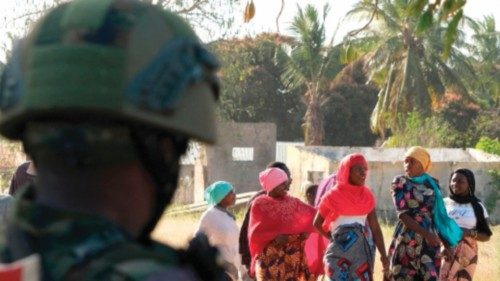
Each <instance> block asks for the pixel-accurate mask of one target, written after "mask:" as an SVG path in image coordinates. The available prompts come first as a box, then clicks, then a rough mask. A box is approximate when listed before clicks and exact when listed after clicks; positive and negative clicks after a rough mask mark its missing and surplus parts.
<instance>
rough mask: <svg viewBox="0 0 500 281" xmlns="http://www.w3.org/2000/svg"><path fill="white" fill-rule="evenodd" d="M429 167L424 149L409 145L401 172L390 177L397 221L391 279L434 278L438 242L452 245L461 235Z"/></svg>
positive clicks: (438, 250)
mask: <svg viewBox="0 0 500 281" xmlns="http://www.w3.org/2000/svg"><path fill="white" fill-rule="evenodd" d="M430 167H431V159H430V155H429V153H428V152H427V150H425V149H424V148H422V147H420V146H415V147H412V148H410V149H409V150H408V151H407V152H406V154H405V159H404V168H405V175H402V176H397V177H396V178H395V179H394V180H393V183H392V196H393V201H394V205H395V207H396V212H397V215H398V218H399V222H398V224H397V226H396V230H395V232H394V235H393V240H392V243H391V245H390V247H389V259H390V276H391V280H396V281H398V280H422V281H427V280H438V276H439V269H440V266H441V257H440V247H441V244H444V246H445V247H446V248H449V247H454V246H455V245H457V243H458V241H460V239H461V238H462V231H461V230H460V227H459V226H458V225H457V224H456V223H455V221H453V220H452V219H450V218H449V217H448V215H447V213H446V209H445V207H444V202H443V197H442V195H441V191H440V189H439V186H438V184H437V182H436V180H435V179H433V178H432V177H431V176H429V175H428V174H427V171H428V170H429V169H430Z"/></svg>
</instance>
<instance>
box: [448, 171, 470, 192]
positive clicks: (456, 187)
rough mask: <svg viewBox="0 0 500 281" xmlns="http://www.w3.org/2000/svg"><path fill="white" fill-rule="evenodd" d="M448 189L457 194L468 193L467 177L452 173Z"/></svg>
mask: <svg viewBox="0 0 500 281" xmlns="http://www.w3.org/2000/svg"><path fill="white" fill-rule="evenodd" d="M450 189H451V192H453V194H455V195H458V196H465V195H468V194H470V190H469V181H468V180H467V177H466V176H464V175H462V174H459V173H454V174H453V176H452V177H451V180H450Z"/></svg>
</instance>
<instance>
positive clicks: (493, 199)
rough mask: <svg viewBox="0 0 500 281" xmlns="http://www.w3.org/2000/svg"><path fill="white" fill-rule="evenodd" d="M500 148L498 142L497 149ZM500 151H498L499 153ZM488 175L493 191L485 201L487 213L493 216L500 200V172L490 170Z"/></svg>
mask: <svg viewBox="0 0 500 281" xmlns="http://www.w3.org/2000/svg"><path fill="white" fill-rule="evenodd" d="M499 148H500V146H499V144H498V140H497V149H499ZM499 151H500V150H497V152H499ZM488 175H489V176H490V177H491V180H492V181H491V184H493V189H492V190H491V193H490V194H489V195H488V197H486V200H485V201H484V205H485V206H486V209H487V211H488V212H489V213H490V214H491V213H493V210H494V209H495V208H496V204H497V201H498V200H499V199H500V170H489V171H488Z"/></svg>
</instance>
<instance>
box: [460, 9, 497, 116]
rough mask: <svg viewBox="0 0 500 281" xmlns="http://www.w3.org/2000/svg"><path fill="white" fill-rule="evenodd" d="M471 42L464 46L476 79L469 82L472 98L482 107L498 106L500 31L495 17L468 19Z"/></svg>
mask: <svg viewBox="0 0 500 281" xmlns="http://www.w3.org/2000/svg"><path fill="white" fill-rule="evenodd" d="M467 23H468V26H469V27H470V28H471V29H472V31H473V35H472V42H471V43H470V44H468V45H467V46H466V48H467V50H468V52H469V53H470V54H471V56H470V58H469V59H470V60H471V61H472V65H473V68H474V71H475V72H476V73H477V78H476V79H471V80H470V81H469V82H470V83H469V84H470V87H471V92H472V93H473V95H474V98H475V99H476V100H477V101H478V102H479V103H480V104H481V105H482V106H483V107H484V108H498V106H499V105H500V68H499V67H498V66H499V65H500V33H499V32H498V31H497V28H496V24H495V18H493V17H492V16H486V17H484V19H483V20H482V21H473V20H469V21H468V22H467Z"/></svg>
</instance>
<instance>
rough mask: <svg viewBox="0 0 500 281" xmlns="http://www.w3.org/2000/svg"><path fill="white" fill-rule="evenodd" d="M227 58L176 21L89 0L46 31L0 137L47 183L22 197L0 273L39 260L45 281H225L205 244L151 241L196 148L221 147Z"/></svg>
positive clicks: (6, 109)
mask: <svg viewBox="0 0 500 281" xmlns="http://www.w3.org/2000/svg"><path fill="white" fill-rule="evenodd" d="M217 67H218V65H217V61H216V59H215V58H214V57H213V56H212V55H211V54H210V53H209V52H208V51H207V50H206V49H205V48H204V47H203V46H202V45H201V43H200V41H199V39H198V38H197V37H196V35H195V33H194V32H193V31H192V29H191V28H190V26H189V25H188V24H186V23H185V22H184V21H183V20H182V19H181V18H180V17H178V16H177V15H175V14H173V13H171V12H168V11H164V10H161V9H160V8H158V7H155V6H152V5H149V4H144V3H140V2H138V1H130V0H128V1H127V0H77V1H74V2H71V3H66V4H62V5H59V6H58V7H56V8H55V9H53V10H52V11H51V12H49V13H48V14H47V15H46V16H45V17H43V18H42V19H41V20H40V21H38V22H37V23H36V25H35V27H34V29H33V30H32V31H31V32H30V33H29V35H28V36H27V38H25V39H24V40H22V41H21V42H20V43H19V44H18V46H17V47H16V48H15V49H14V51H13V55H12V59H11V61H10V62H9V64H8V66H7V68H6V71H5V73H4V74H3V76H2V77H3V78H2V80H1V81H2V82H1V84H0V90H1V91H0V105H1V111H2V112H1V113H2V115H1V118H0V133H1V134H3V135H4V136H6V137H8V138H10V139H13V140H21V141H22V142H23V145H24V148H25V150H26V152H27V153H28V154H29V155H30V156H31V158H32V159H33V161H34V163H35V164H36V167H37V181H36V182H35V184H34V185H32V186H30V187H29V188H27V189H23V190H21V192H20V193H18V194H17V195H16V197H17V199H16V202H15V204H14V210H13V218H12V221H11V222H10V224H9V225H8V229H7V230H6V231H5V233H3V234H4V237H3V240H4V241H3V247H2V249H1V252H0V259H1V262H2V263H4V264H6V263H13V262H15V261H19V260H25V259H26V258H28V257H31V256H37V257H38V260H40V262H41V263H40V267H41V275H42V278H41V279H42V280H220V276H223V270H221V268H220V267H219V266H218V265H217V263H216V260H217V259H216V250H215V249H214V248H211V247H209V246H208V244H207V240H206V237H203V236H200V237H198V238H195V239H194V240H193V241H192V242H191V245H190V247H189V248H188V249H187V250H185V251H178V250H174V249H172V248H170V247H168V246H165V245H162V244H159V243H157V242H155V241H152V240H151V238H150V233H151V231H152V230H153V228H154V227H155V225H156V224H157V222H158V220H159V218H160V217H161V215H162V213H163V212H164V209H165V207H166V206H167V205H168V204H169V202H170V200H171V198H172V195H173V194H174V191H175V189H176V184H177V177H178V172H179V158H180V156H181V155H182V154H183V153H184V152H185V150H186V146H187V143H188V140H189V139H191V138H195V139H198V140H201V141H205V142H213V141H214V140H215V122H214V107H215V101H216V98H217V95H218V89H219V88H218V82H217V79H216V76H215V71H216V69H217Z"/></svg>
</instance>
